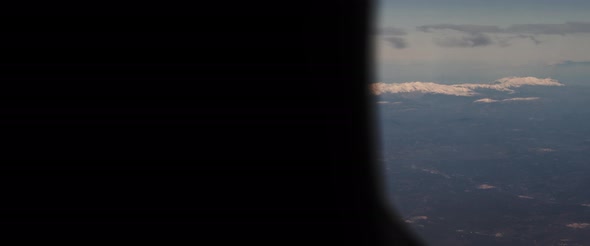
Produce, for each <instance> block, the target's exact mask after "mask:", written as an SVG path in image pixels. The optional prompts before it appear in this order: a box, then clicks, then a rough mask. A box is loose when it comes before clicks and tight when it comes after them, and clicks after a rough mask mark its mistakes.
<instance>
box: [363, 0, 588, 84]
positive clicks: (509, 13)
mask: <svg viewBox="0 0 590 246" xmlns="http://www.w3.org/2000/svg"><path fill="white" fill-rule="evenodd" d="M374 13H375V17H374V26H375V30H374V35H373V42H374V53H375V56H374V57H375V59H376V61H377V62H376V68H375V80H377V81H376V82H385V83H403V82H413V81H423V82H434V83H442V84H457V83H486V82H493V81H495V80H496V79H499V78H505V77H512V76H517V77H528V76H531V77H538V78H547V77H550V78H553V79H557V80H559V81H560V82H562V83H564V84H567V85H589V86H590V79H588V78H590V1H580V0H560V1H548V0H534V1H533V0H511V1H507V0H495V1H489V0H488V1H483V0H469V1H468V0H454V1H442V0H407V1H406V0H399V1H398V0H378V1H377V4H376V6H375V11H374Z"/></svg>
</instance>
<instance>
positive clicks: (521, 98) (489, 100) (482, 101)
mask: <svg viewBox="0 0 590 246" xmlns="http://www.w3.org/2000/svg"><path fill="white" fill-rule="evenodd" d="M533 100H539V98H538V97H514V98H508V99H503V100H494V99H490V98H482V99H479V100H475V101H473V102H474V103H494V102H510V101H533Z"/></svg>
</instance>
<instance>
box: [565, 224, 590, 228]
mask: <svg viewBox="0 0 590 246" xmlns="http://www.w3.org/2000/svg"><path fill="white" fill-rule="evenodd" d="M565 226H567V227H569V228H574V229H583V228H586V227H588V226H590V224H589V223H571V224H567V225H565Z"/></svg>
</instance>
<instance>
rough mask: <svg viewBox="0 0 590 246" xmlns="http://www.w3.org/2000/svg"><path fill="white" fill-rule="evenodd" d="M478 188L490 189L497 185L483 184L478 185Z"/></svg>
mask: <svg viewBox="0 0 590 246" xmlns="http://www.w3.org/2000/svg"><path fill="white" fill-rule="evenodd" d="M477 188H478V189H480V190H489V189H494V188H496V186H493V185H489V184H482V185H479V186H477Z"/></svg>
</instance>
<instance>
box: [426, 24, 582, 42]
mask: <svg viewBox="0 0 590 246" xmlns="http://www.w3.org/2000/svg"><path fill="white" fill-rule="evenodd" d="M416 29H417V30H418V31H422V32H427V33H433V32H437V31H439V32H440V31H455V32H459V33H462V34H463V36H461V37H455V38H445V39H442V40H441V39H440V38H439V39H435V40H434V42H435V43H436V44H437V45H439V46H443V47H478V46H488V45H492V44H499V45H500V46H508V45H510V42H509V41H510V40H513V39H529V40H531V41H532V42H533V43H534V44H536V45H539V44H541V41H540V40H539V39H538V37H537V35H572V34H583V33H590V22H565V23H562V24H514V25H511V26H508V27H506V28H502V27H499V26H494V25H454V24H436V25H423V26H418V27H416ZM489 34H494V35H495V36H494V37H491V36H489ZM502 36H503V37H502Z"/></svg>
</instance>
